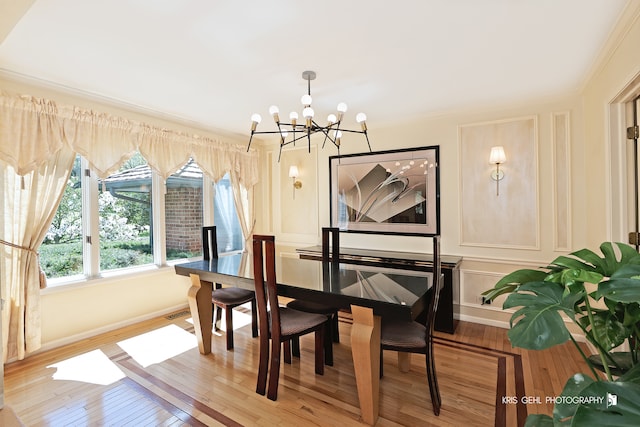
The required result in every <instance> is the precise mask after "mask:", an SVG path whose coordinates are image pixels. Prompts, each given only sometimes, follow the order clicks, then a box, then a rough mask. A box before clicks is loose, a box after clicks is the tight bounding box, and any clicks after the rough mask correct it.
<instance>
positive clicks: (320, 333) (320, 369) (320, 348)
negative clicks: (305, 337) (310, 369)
mask: <svg viewBox="0 0 640 427" xmlns="http://www.w3.org/2000/svg"><path fill="white" fill-rule="evenodd" d="M315 338H316V351H315V356H316V374H318V375H324V340H325V337H324V327H322V328H320V329H318V330H317V331H316V333H315Z"/></svg>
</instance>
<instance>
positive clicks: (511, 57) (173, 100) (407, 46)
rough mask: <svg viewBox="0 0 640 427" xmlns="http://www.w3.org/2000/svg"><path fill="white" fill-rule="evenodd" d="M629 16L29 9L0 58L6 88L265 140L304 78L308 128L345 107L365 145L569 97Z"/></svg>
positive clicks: (89, 0) (514, 2) (142, 0)
mask: <svg viewBox="0 0 640 427" xmlns="http://www.w3.org/2000/svg"><path fill="white" fill-rule="evenodd" d="M630 1H634V0H630ZM626 4H627V0H563V1H557V0H399V1H396V2H388V1H381V0H369V1H366V0H350V1H345V0H322V1H314V2H312V1H309V0H281V1H260V2H258V1H255V2H247V1H211V0H110V1H108V2H107V1H98V0H35V1H33V5H32V6H31V7H30V8H29V9H28V10H27V12H26V13H25V14H24V16H23V17H22V18H21V19H20V20H19V21H18V22H17V23H16V24H15V26H14V28H13V29H12V30H11V32H9V34H8V35H7V37H6V38H5V39H4V40H3V41H2V43H1V44H0V73H2V74H3V75H5V76H9V77H16V78H19V79H26V80H27V81H30V82H33V83H36V84H43V85H45V86H53V87H58V88H61V89H63V90H71V91H73V92H74V93H76V94H77V93H80V94H82V95H87V96H89V97H90V98H96V99H98V100H103V101H108V102H109V103H115V104H116V105H119V106H125V107H128V108H134V109H135V110H137V111H146V112H151V113H153V114H156V115H160V116H162V117H170V118H173V119H177V120H179V121H185V122H187V123H190V124H192V125H196V126H198V127H204V128H206V129H210V130H214V131H222V132H230V133H233V134H241V135H248V133H249V129H250V116H251V114H252V113H254V112H258V113H260V114H261V115H262V117H263V124H262V125H261V128H259V130H269V128H270V127H271V125H270V124H269V123H268V122H269V121H270V118H269V117H268V116H269V113H268V109H269V106H270V105H273V104H275V105H278V106H279V107H280V110H281V116H283V117H288V112H289V111H292V110H296V111H298V112H299V113H301V110H302V108H301V107H300V101H299V100H300V96H301V95H303V94H304V93H306V90H307V84H306V82H305V81H304V80H303V79H302V72H303V71H304V70H314V71H315V72H316V73H317V78H316V80H314V81H313V82H312V84H311V95H312V96H313V98H314V101H313V107H314V109H315V111H316V114H317V117H326V115H327V114H329V113H332V112H335V108H336V105H337V104H338V102H342V101H344V102H346V103H347V104H348V106H349V111H348V112H347V117H346V121H347V124H348V123H349V121H352V122H353V123H354V124H355V114H356V113H357V112H360V111H364V112H365V113H367V116H368V124H369V129H371V130H373V129H374V128H375V127H376V125H378V126H380V125H383V124H390V123H392V122H393V121H397V120H402V119H404V118H412V117H417V116H425V115H435V114H442V113H446V112H454V111H459V110H464V109H468V108H469V107H472V108H484V107H486V108H491V107H499V106H509V105H512V104H514V103H522V102H527V101H529V100H530V101H532V102H533V101H536V100H546V99H553V98H555V97H559V96H565V95H568V94H572V93H576V92H577V91H578V90H579V89H580V87H581V85H582V84H583V83H584V81H585V79H586V78H587V77H588V75H589V73H590V72H591V70H592V69H593V67H594V65H595V63H596V60H597V59H598V57H599V54H600V53H601V51H602V49H603V47H604V46H605V43H606V41H607V39H608V37H609V36H610V35H611V32H612V29H613V28H614V26H615V24H616V22H617V20H618V18H619V16H620V14H621V12H622V10H623V9H624V7H625V5H626ZM389 6H393V7H389ZM267 119H268V120H267ZM320 121H322V119H321V120H320ZM264 123H267V124H266V125H265V124H264Z"/></svg>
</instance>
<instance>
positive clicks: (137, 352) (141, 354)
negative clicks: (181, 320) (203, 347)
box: [118, 325, 198, 368]
mask: <svg viewBox="0 0 640 427" xmlns="http://www.w3.org/2000/svg"><path fill="white" fill-rule="evenodd" d="M118 346H119V347H120V348H121V349H123V350H124V351H126V352H127V353H128V354H129V355H130V356H131V357H132V358H133V359H134V360H135V361H136V362H138V364H140V366H142V367H143V368H146V367H147V366H150V365H153V364H154V363H161V362H164V361H165V360H167V359H171V358H172V357H175V356H177V355H179V354H181V353H184V352H185V351H188V350H191V349H192V348H195V347H197V346H198V343H197V341H196V337H195V336H194V335H193V334H190V333H189V332H187V331H185V330H184V329H182V328H181V327H179V326H177V325H168V326H165V327H162V328H160V329H156V330H154V331H151V332H147V333H145V334H141V335H138V336H135V337H133V338H129V339H126V340H124V341H120V342H119V343H118Z"/></svg>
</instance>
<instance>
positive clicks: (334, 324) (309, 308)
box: [287, 227, 340, 366]
mask: <svg viewBox="0 0 640 427" xmlns="http://www.w3.org/2000/svg"><path fill="white" fill-rule="evenodd" d="M339 233H340V230H339V229H337V228H333V227H323V228H322V262H339V260H340V252H339V248H340V234H339ZM329 235H331V237H332V242H331V255H329ZM287 307H289V308H293V309H294V310H300V311H305V312H307V313H317V314H324V315H326V316H328V317H329V320H330V322H329V327H328V328H327V331H326V332H325V335H326V337H327V339H326V341H325V345H326V346H329V347H330V346H331V345H332V344H331V343H332V342H335V343H339V342H340V330H339V318H338V309H337V308H336V307H332V306H329V305H326V304H320V303H317V302H314V301H306V300H300V299H294V300H292V301H290V302H289V303H288V304H287ZM329 351H331V353H329ZM291 352H292V354H293V355H294V356H296V357H300V340H299V339H293V340H292V341H291ZM329 354H331V355H333V351H332V349H329V348H325V363H326V364H327V365H329V366H333V357H331V358H329V357H327V355H329Z"/></svg>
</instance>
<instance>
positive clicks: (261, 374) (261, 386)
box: [256, 334, 269, 396]
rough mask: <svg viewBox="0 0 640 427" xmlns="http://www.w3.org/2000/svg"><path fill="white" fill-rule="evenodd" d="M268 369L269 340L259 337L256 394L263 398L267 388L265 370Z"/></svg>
mask: <svg viewBox="0 0 640 427" xmlns="http://www.w3.org/2000/svg"><path fill="white" fill-rule="evenodd" d="M268 367H269V338H268V337H267V336H264V337H263V336H262V334H261V335H260V363H259V364H258V381H257V384H256V393H258V394H261V395H263V396H264V394H265V392H266V388H267V369H268Z"/></svg>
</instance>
